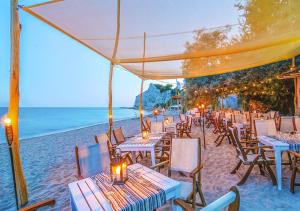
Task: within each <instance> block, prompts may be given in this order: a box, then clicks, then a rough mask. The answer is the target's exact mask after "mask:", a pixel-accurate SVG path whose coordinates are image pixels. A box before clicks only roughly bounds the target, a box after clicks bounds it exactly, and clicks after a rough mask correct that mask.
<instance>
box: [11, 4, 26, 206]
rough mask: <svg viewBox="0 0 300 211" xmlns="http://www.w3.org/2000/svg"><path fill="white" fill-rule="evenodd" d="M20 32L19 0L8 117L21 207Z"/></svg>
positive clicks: (13, 9) (13, 29)
mask: <svg viewBox="0 0 300 211" xmlns="http://www.w3.org/2000/svg"><path fill="white" fill-rule="evenodd" d="M20 32H21V26H20V23H19V14H18V0H12V1H11V58H10V59H11V63H10V90H9V107H8V117H9V118H10V119H11V124H12V131H13V141H12V145H11V147H12V157H13V165H14V166H13V168H14V172H15V179H16V192H17V196H16V197H17V198H18V203H19V206H21V205H24V204H26V203H27V202H28V193H27V187H26V181H25V177H24V174H23V169H22V163H21V158H20V150H19V136H18V119H19V59H20V58H19V54H20V51H19V50H20Z"/></svg>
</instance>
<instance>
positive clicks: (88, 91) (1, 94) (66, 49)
mask: <svg viewBox="0 0 300 211" xmlns="http://www.w3.org/2000/svg"><path fill="white" fill-rule="evenodd" d="M39 2H42V1H38V0H20V2H19V3H20V4H21V5H22V4H23V5H32V4H35V3H39ZM20 22H21V24H22V33H21V49H20V51H21V53H20V63H21V64H20V73H21V74H20V105H21V106H26V107H31V106H34V107H39V106H46V107H51V106H54V107H59V106H63V107H64V106H78V107H80V106H101V107H103V106H107V103H108V91H107V90H108V74H109V62H108V61H107V60H105V59H104V58H102V57H100V56H99V55H97V54H96V53H94V52H92V51H91V50H89V49H87V48H86V47H84V46H82V45H81V44H79V43H77V42H76V41H74V40H72V39H71V38H69V37H67V36H66V35H64V34H62V33H61V32H58V31H57V30H55V29H53V28H52V27H50V26H48V25H47V24H45V23H43V22H41V21H40V20H38V19H36V18H34V17H32V16H31V15H29V14H27V13H26V12H24V11H21V12H20ZM9 27H10V0H1V1H0V36H1V39H0V106H7V105H8V93H9V90H8V88H9V68H10V67H9V65H10V28H9ZM114 73H115V74H114V78H113V101H114V102H113V103H114V106H132V105H133V103H134V99H135V96H136V95H137V94H139V91H140V83H141V80H140V79H139V78H138V77H136V76H134V75H133V74H131V73H129V72H126V71H124V70H116V71H115V72H114ZM149 83H150V81H147V82H146V83H145V87H144V88H145V89H147V87H148V86H149Z"/></svg>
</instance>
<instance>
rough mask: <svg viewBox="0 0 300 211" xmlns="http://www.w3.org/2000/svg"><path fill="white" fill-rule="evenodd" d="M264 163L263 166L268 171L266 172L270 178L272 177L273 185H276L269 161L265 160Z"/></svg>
mask: <svg viewBox="0 0 300 211" xmlns="http://www.w3.org/2000/svg"><path fill="white" fill-rule="evenodd" d="M264 165H265V167H266V169H267V171H268V173H269V176H270V177H271V179H272V183H273V185H277V181H276V177H275V175H274V173H273V171H272V169H271V167H270V165H269V163H267V162H265V164H264Z"/></svg>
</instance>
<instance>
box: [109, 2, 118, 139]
mask: <svg viewBox="0 0 300 211" xmlns="http://www.w3.org/2000/svg"><path fill="white" fill-rule="evenodd" d="M117 1H118V3H117V4H118V5H117V7H118V8H117V31H116V37H115V45H114V51H113V55H112V60H115V58H116V55H117V50H118V45H119V35H120V16H121V15H120V13H121V2H120V0H117ZM114 66H115V64H114V63H113V62H111V63H110V71H109V81H108V119H109V130H108V136H109V140H111V135H112V134H111V133H112V128H113V112H112V79H113V71H114Z"/></svg>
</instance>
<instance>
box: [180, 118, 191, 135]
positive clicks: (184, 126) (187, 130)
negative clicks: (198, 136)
mask: <svg viewBox="0 0 300 211" xmlns="http://www.w3.org/2000/svg"><path fill="white" fill-rule="evenodd" d="M192 123H193V119H192V116H188V117H187V121H186V122H180V123H177V124H176V131H177V134H178V135H179V137H181V138H182V137H183V134H186V135H187V136H188V137H189V138H192V136H191V133H192Z"/></svg>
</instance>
